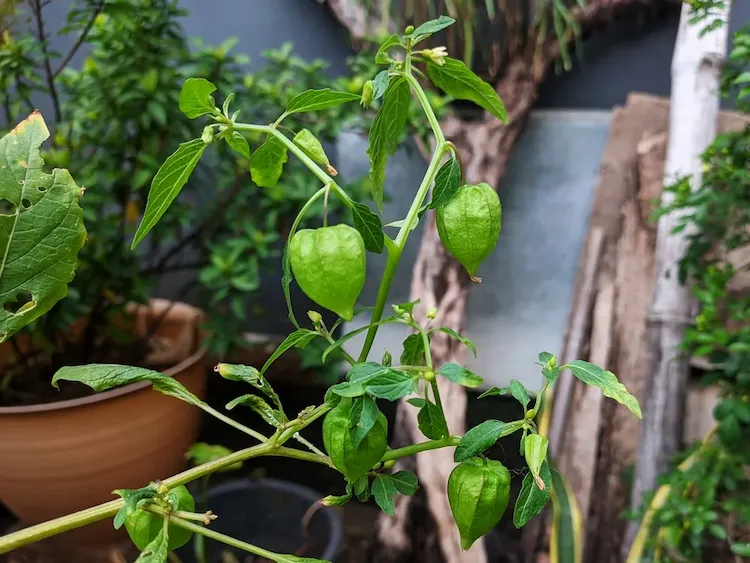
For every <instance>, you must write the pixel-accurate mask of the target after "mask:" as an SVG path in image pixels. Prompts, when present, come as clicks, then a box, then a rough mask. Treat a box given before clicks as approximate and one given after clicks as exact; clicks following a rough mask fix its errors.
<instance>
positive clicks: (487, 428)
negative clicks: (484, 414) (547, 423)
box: [453, 420, 523, 463]
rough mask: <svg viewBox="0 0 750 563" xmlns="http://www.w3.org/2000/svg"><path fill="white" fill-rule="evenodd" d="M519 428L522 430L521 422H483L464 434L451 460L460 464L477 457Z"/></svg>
mask: <svg viewBox="0 0 750 563" xmlns="http://www.w3.org/2000/svg"><path fill="white" fill-rule="evenodd" d="M521 428H523V421H522V420H518V421H515V422H503V421H501V420H485V421H484V422H482V423H481V424H478V425H477V426H475V427H474V428H472V429H471V430H469V431H468V432H467V433H466V434H464V436H463V438H461V441H460V442H459V444H458V447H457V448H456V451H455V453H454V454H453V460H454V461H455V462H456V463H460V462H462V461H466V460H467V459H469V458H472V457H474V456H476V455H479V454H480V453H482V452H483V451H485V450H487V449H489V448H491V447H492V446H493V445H494V444H495V442H497V441H498V440H499V439H500V438H504V437H505V436H510V435H511V434H513V432H516V431H517V430H520V429H521Z"/></svg>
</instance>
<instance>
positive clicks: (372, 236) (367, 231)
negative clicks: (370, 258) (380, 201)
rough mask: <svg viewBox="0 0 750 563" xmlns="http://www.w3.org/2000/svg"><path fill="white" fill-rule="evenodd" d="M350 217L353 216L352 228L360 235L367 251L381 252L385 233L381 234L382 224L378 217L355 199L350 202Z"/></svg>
mask: <svg viewBox="0 0 750 563" xmlns="http://www.w3.org/2000/svg"><path fill="white" fill-rule="evenodd" d="M352 217H353V218H354V228H355V229H357V231H359V234H360V235H362V239H363V240H364V241H365V248H366V249H367V250H368V252H373V253H375V254H380V253H382V252H383V247H384V246H385V235H384V234H383V224H382V223H381V222H380V217H378V216H377V215H376V214H375V213H373V212H372V210H371V209H370V208H369V207H367V206H366V205H365V204H364V203H358V202H356V201H353V202H352Z"/></svg>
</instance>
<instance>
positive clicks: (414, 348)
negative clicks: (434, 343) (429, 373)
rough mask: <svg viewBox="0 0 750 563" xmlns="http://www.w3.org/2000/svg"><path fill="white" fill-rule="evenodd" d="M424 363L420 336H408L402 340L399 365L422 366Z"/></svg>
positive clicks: (422, 344)
mask: <svg viewBox="0 0 750 563" xmlns="http://www.w3.org/2000/svg"><path fill="white" fill-rule="evenodd" d="M424 362H425V353H424V343H423V342H422V335H421V334H410V335H409V336H407V337H406V340H404V351H403V352H401V364H402V365H404V366H422V365H424Z"/></svg>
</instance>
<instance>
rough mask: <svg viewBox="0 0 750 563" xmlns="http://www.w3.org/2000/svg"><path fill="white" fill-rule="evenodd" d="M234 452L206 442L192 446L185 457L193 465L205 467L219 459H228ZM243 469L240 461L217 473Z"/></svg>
mask: <svg viewBox="0 0 750 563" xmlns="http://www.w3.org/2000/svg"><path fill="white" fill-rule="evenodd" d="M232 453H233V452H232V450H230V449H229V448H227V447H224V446H220V445H218V444H206V443H205V442H196V443H195V444H192V445H191V446H190V447H189V448H188V451H187V453H186V454H185V457H186V458H187V459H188V460H190V462H192V464H193V465H203V464H204V463H208V462H210V461H216V460H217V459H221V458H223V457H227V456H228V455H231V454H232ZM241 468H242V462H241V461H238V462H237V463H233V464H232V465H228V466H226V467H222V468H221V469H218V470H217V471H220V472H224V473H226V472H229V471H236V470H237V469H241Z"/></svg>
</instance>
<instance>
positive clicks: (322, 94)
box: [286, 88, 359, 114]
mask: <svg viewBox="0 0 750 563" xmlns="http://www.w3.org/2000/svg"><path fill="white" fill-rule="evenodd" d="M356 100H359V94H351V93H349V92H336V91H334V90H331V89H329V88H324V89H323V90H307V91H306V92H302V93H301V94H300V95H299V96H296V97H294V98H293V99H292V100H291V101H290V102H289V104H288V105H287V106H286V112H287V113H288V114H292V113H300V112H305V111H318V110H321V109H328V108H332V107H335V106H338V105H340V104H343V103H345V102H353V101H356Z"/></svg>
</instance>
